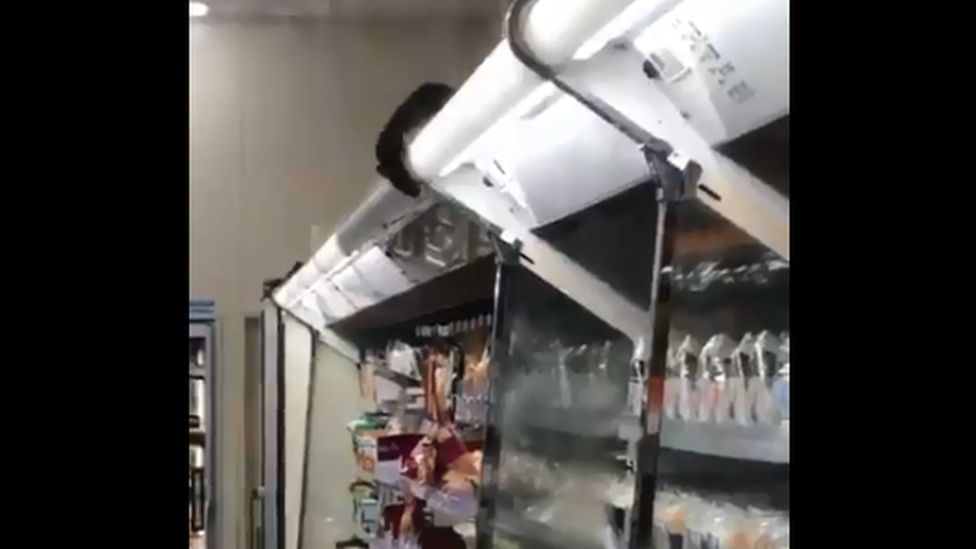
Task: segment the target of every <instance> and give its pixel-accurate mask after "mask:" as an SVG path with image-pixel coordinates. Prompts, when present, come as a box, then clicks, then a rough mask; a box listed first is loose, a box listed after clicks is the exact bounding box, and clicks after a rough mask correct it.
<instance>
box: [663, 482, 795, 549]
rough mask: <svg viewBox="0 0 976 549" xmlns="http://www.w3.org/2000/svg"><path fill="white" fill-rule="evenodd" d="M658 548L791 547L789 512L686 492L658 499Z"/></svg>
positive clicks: (664, 493)
mask: <svg viewBox="0 0 976 549" xmlns="http://www.w3.org/2000/svg"><path fill="white" fill-rule="evenodd" d="M654 508H655V511H654V519H653V520H654V523H653V528H652V532H653V540H654V541H653V547H655V549H661V548H664V549H789V515H787V514H786V513H783V512H777V511H771V510H762V509H758V508H755V507H748V508H743V507H740V506H738V505H734V504H732V503H729V502H727V501H716V500H713V499H705V498H703V497H701V496H698V495H695V494H689V493H684V492H672V491H669V490H663V491H659V492H658V493H657V494H656V495H655V498H654Z"/></svg>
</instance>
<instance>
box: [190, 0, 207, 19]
mask: <svg viewBox="0 0 976 549" xmlns="http://www.w3.org/2000/svg"><path fill="white" fill-rule="evenodd" d="M209 12H210V7H209V6H207V5H206V4H204V3H203V2H190V17H203V16H204V15H207V13H209Z"/></svg>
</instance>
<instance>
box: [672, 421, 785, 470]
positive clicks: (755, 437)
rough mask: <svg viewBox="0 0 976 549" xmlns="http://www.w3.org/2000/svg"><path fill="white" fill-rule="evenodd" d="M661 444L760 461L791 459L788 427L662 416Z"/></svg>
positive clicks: (720, 455)
mask: <svg viewBox="0 0 976 549" xmlns="http://www.w3.org/2000/svg"><path fill="white" fill-rule="evenodd" d="M661 446H664V447H665V448H670V449H672V450H683V451H686V452H694V453H697V454H706V455H712V456H719V457H726V458H732V459H744V460H750V461H762V462H768V463H785V464H789V462H790V427H789V423H783V424H781V425H739V424H738V423H709V422H698V421H684V420H681V419H669V418H665V419H664V422H663V425H662V427H661Z"/></svg>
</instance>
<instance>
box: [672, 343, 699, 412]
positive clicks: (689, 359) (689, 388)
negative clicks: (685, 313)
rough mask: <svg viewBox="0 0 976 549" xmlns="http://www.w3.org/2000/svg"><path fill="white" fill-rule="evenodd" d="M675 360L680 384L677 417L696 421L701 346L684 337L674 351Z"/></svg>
mask: <svg viewBox="0 0 976 549" xmlns="http://www.w3.org/2000/svg"><path fill="white" fill-rule="evenodd" d="M675 360H676V361H677V362H678V368H679V374H680V376H681V384H680V387H679V389H680V390H679V393H678V416H680V417H681V418H682V419H684V420H686V421H688V420H693V419H697V417H698V404H699V396H700V395H699V389H698V380H699V369H700V363H701V345H700V344H699V343H698V341H697V340H696V339H695V338H693V337H691V335H687V336H685V338H684V340H683V341H682V342H681V345H680V346H678V350H677V351H676V356H675Z"/></svg>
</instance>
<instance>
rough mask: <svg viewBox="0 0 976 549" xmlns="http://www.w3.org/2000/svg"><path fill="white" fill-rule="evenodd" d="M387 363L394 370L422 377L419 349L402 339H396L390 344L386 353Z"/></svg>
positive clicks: (413, 376)
mask: <svg viewBox="0 0 976 549" xmlns="http://www.w3.org/2000/svg"><path fill="white" fill-rule="evenodd" d="M386 363H387V366H388V367H389V368H390V369H391V370H393V371H394V372H397V373H399V374H403V375H405V376H410V377H412V378H414V379H420V367H419V362H418V360H417V350H416V349H414V348H413V347H411V346H410V345H407V344H406V343H404V342H402V341H394V342H393V343H391V344H390V347H389V349H388V350H387V353H386Z"/></svg>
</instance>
